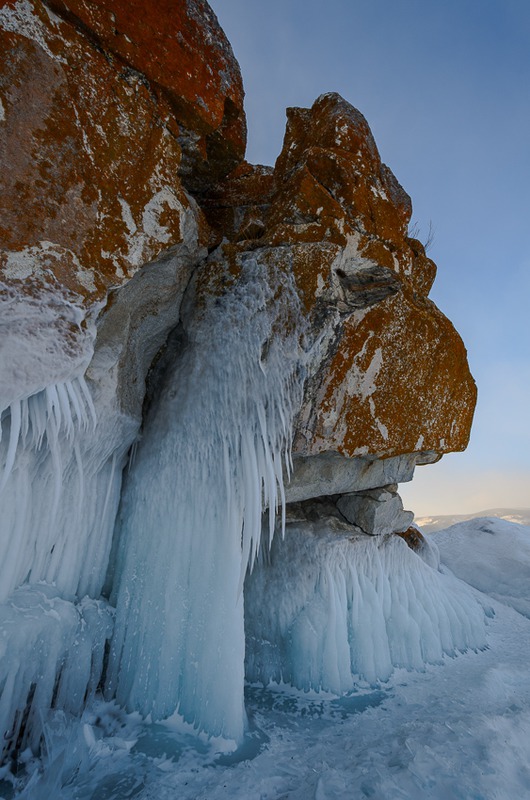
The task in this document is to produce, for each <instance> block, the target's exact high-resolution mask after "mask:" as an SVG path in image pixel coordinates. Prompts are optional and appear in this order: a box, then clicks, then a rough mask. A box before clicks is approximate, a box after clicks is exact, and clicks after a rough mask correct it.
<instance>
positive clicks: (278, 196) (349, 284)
mask: <svg viewBox="0 0 530 800" xmlns="http://www.w3.org/2000/svg"><path fill="white" fill-rule="evenodd" d="M203 207H204V210H205V213H206V216H207V218H208V220H209V221H210V224H211V227H212V231H213V234H212V240H211V241H212V243H214V242H216V241H217V242H220V240H221V236H225V237H228V239H229V241H228V242H226V241H225V242H224V243H221V244H219V247H218V250H217V252H216V253H215V254H214V255H213V256H212V257H211V261H212V263H215V265H216V269H215V270H214V271H213V272H212V271H211V270H210V272H207V273H206V274H207V276H208V277H207V280H206V287H204V286H203V291H204V290H206V291H220V290H222V287H223V286H224V285H225V284H223V283H222V281H220V279H219V274H220V272H222V270H223V269H224V271H225V273H226V276H227V280H229V281H233V280H235V279H236V276H237V274H238V270H239V269H240V266H241V264H242V263H243V261H244V260H245V259H246V258H249V257H253V258H255V259H257V260H258V261H259V262H260V263H262V264H263V266H264V269H269V270H281V271H284V272H286V273H289V274H292V275H293V278H294V281H295V283H296V286H297V290H298V293H299V296H300V299H301V303H302V308H303V310H304V312H305V315H306V317H307V320H308V327H309V330H308V334H307V337H306V341H307V347H308V350H309V352H308V361H307V370H308V377H307V381H306V391H305V399H304V403H303V407H302V410H301V413H300V415H299V418H298V423H297V427H296V433H295V442H294V453H295V456H299V457H302V458H306V457H315V456H317V455H322V454H326V453H335V454H340V455H342V456H345V457H346V458H351V457H357V456H358V457H368V458H373V457H374V456H377V457H384V458H385V459H388V458H389V457H391V456H400V455H403V454H407V453H417V454H418V460H423V461H431V460H433V459H434V458H435V457H436V456H439V455H441V454H443V453H446V452H449V451H452V450H462V449H464V448H465V446H466V444H467V441H468V437H469V431H470V426H471V420H472V416H473V410H474V406H475V401H476V387H475V384H474V381H473V378H472V377H471V375H470V372H469V368H468V364H467V357H466V351H465V348H464V345H463V344H462V341H461V339H460V337H459V336H458V334H457V332H456V331H455V329H454V327H453V326H452V324H451V323H450V322H449V320H448V319H447V318H446V317H445V316H444V315H443V314H442V313H441V312H440V311H439V310H438V308H437V307H436V306H435V305H434V303H432V301H430V300H429V299H428V298H427V294H428V292H429V290H430V288H431V285H432V282H433V280H434V276H435V271H436V267H435V265H434V263H433V262H432V261H431V260H430V259H429V258H428V257H427V256H426V254H425V250H424V248H423V246H422V245H421V243H420V242H419V241H417V240H416V239H414V238H411V237H409V236H408V223H409V221H410V217H411V212H412V205H411V202H410V198H409V197H408V195H407V194H406V192H405V191H404V190H403V189H402V188H401V186H400V185H399V183H398V181H397V180H396V178H395V177H394V175H393V174H392V173H391V171H390V170H389V169H388V167H386V166H385V165H384V164H383V163H382V162H381V159H380V156H379V153H378V151H377V147H376V145H375V142H374V139H373V137H372V134H371V132H370V129H369V127H368V124H367V122H366V120H365V119H364V117H363V116H362V114H360V113H359V111H357V110H356V109H355V108H353V107H352V106H351V105H350V104H349V103H347V102H346V101H345V100H343V99H342V98H341V97H340V96H339V95H337V94H325V95H322V96H321V97H319V98H318V100H317V101H316V102H315V103H314V105H313V107H312V108H311V109H300V108H294V109H288V112H287V130H286V135H285V140H284V145H283V150H282V152H281V154H280V156H279V158H278V160H277V162H276V166H275V169H274V171H272V170H267V169H266V168H263V167H250V166H249V165H245V164H243V165H240V166H239V167H238V168H237V169H236V170H235V171H234V172H233V173H232V174H231V175H229V176H228V178H227V179H226V180H225V181H224V182H223V183H222V184H221V185H218V186H216V187H214V188H213V190H212V192H211V194H210V196H209V197H208V198H207V199H206V200H205V202H204V204H203ZM214 284H215V286H214ZM388 477H389V478H390V480H389V481H388V482H392V481H393V480H395V479H398V480H399V477H398V476H396V475H389V476H388ZM295 478H296V473H295ZM330 488H332V489H333V488H334V487H333V486H332V487H329V486H328V487H327V493H329V489H330ZM352 488H354V487H352ZM361 488H362V487H361ZM323 493H326V491H323Z"/></svg>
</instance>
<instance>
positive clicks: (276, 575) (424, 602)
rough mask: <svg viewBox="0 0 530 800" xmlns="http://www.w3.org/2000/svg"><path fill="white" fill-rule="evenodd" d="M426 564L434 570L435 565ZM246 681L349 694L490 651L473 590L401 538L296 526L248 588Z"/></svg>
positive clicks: (335, 522) (320, 524)
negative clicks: (396, 673)
mask: <svg viewBox="0 0 530 800" xmlns="http://www.w3.org/2000/svg"><path fill="white" fill-rule="evenodd" d="M427 560H428V561H429V563H427ZM245 626H246V646H247V649H246V677H247V680H249V681H251V682H253V681H259V682H262V683H263V684H268V683H269V682H270V681H274V682H277V683H281V682H284V683H289V684H292V685H293V686H296V687H297V688H299V689H305V690H308V689H314V690H317V691H318V690H319V689H323V690H326V691H330V692H334V693H337V694H341V693H343V692H347V691H349V690H351V689H353V688H354V686H355V685H356V683H357V682H358V681H359V679H361V680H364V681H368V682H369V683H374V682H376V681H379V680H383V681H384V680H387V679H388V678H389V677H390V675H391V673H392V671H393V669H394V667H406V668H409V669H421V668H422V667H423V666H424V665H425V663H439V662H441V661H442V659H443V656H444V655H454V654H455V653H456V652H457V651H465V650H467V649H469V648H473V649H478V648H482V647H484V646H485V643H486V638H485V614H484V610H483V608H482V607H481V606H480V604H479V603H478V602H477V600H476V599H475V597H474V595H473V594H472V592H471V591H470V590H469V589H468V587H466V586H465V584H463V583H460V582H459V581H457V580H455V579H454V578H452V576H449V575H444V574H442V573H441V572H439V571H438V569H437V568H436V555H435V553H430V557H428V558H427V559H423V558H421V557H420V556H419V555H418V554H416V553H415V552H413V551H412V550H411V549H410V548H409V547H408V546H407V545H406V543H405V542H404V541H403V540H402V539H400V538H399V537H398V536H393V535H389V536H377V537H374V536H368V535H365V534H363V533H362V532H360V531H359V529H358V528H355V527H354V526H351V525H347V524H345V523H343V522H341V521H340V520H339V519H338V518H336V517H329V518H328V519H320V520H317V521H315V522H310V521H307V520H304V521H295V522H292V523H288V525H287V527H286V532H285V538H284V539H282V537H281V536H280V535H277V536H276V537H275V539H274V542H273V545H272V548H271V550H270V553H269V552H266V551H262V557H261V558H260V561H259V563H258V564H257V565H256V566H255V568H254V571H253V573H252V574H251V575H249V576H248V577H247V581H246V584H245Z"/></svg>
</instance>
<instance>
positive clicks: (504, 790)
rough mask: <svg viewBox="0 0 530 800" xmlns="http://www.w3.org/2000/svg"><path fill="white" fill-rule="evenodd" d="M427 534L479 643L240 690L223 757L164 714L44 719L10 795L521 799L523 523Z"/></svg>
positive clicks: (529, 630)
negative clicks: (405, 661)
mask: <svg viewBox="0 0 530 800" xmlns="http://www.w3.org/2000/svg"><path fill="white" fill-rule="evenodd" d="M432 539H433V540H434V541H435V542H436V544H437V545H438V546H439V548H440V553H441V556H442V562H443V563H445V565H447V564H448V563H449V562H450V563H451V564H452V566H453V567H454V569H455V571H457V572H458V573H459V574H460V576H461V577H464V578H465V579H466V580H467V581H469V582H470V583H471V584H473V583H475V584H477V585H479V583H480V588H481V589H483V590H484V592H486V595H480V598H481V601H482V603H483V604H485V605H489V606H491V607H492V609H493V611H494V616H493V617H492V618H491V619H490V620H489V623H488V648H487V649H486V650H485V651H479V652H472V651H468V652H467V653H465V654H463V655H459V656H458V657H456V658H445V659H444V663H443V664H441V665H436V666H428V667H426V668H425V670H424V671H423V672H407V671H405V670H399V671H397V672H395V673H394V675H393V676H392V678H391V679H390V680H389V681H388V682H386V683H376V684H373V685H368V684H366V685H363V686H361V685H360V686H358V687H357V689H356V691H354V692H351V693H349V695H348V696H346V697H343V698H341V699H338V698H335V697H333V696H332V695H328V694H324V693H320V694H317V693H315V692H308V693H304V692H298V691H295V690H293V689H287V688H286V687H277V688H276V689H272V688H267V689H263V688H260V687H256V686H255V687H251V688H249V689H248V690H247V710H248V712H249V716H250V723H251V725H250V732H249V734H247V737H246V740H245V743H244V745H243V747H242V748H241V750H240V751H239V752H238V753H235V754H228V753H224V754H220V753H219V752H217V750H218V747H217V746H216V743H215V742H212V741H210V742H208V741H206V740H205V739H198V738H196V737H193V736H192V735H191V733H192V731H191V730H190V728H189V727H188V728H186V726H184V725H183V724H182V723H179V722H178V721H176V720H175V721H174V722H173V727H172V726H171V724H165V725H162V724H158V725H147V724H144V723H141V722H140V721H139V719H138V718H137V717H135V716H133V715H130V716H126V715H124V714H123V712H120V711H119V710H118V709H117V708H116V707H115V706H112V705H111V704H106V705H105V704H100V705H99V706H96V707H93V708H92V709H91V710H89V711H88V712H86V714H85V716H84V719H83V721H82V723H81V724H79V723H73V724H70V725H69V723H68V721H67V720H66V719H64V718H62V717H61V718H56V719H55V720H54V721H53V724H52V725H51V726H50V728H49V732H48V744H49V751H50V761H51V762H52V763H48V765H47V770H46V777H45V778H44V779H40V777H39V774H38V773H37V772H36V773H35V775H34V779H33V781H32V786H31V787H30V788H29V789H28V790H27V792H26V793H24V794H20V795H19V796H21V797H26V798H31V800H40V798H44V797H46V798H49V797H54V799H56V800H62V799H63V798H76V799H77V800H80V799H81V798H87V800H88V798H91V799H92V798H93V799H94V800H95V799H96V798H97V799H98V800H100V799H101V798H106V800H122V798H126V797H133V796H134V797H135V798H139V799H140V800H150V799H151V798H152V799H153V800H154V798H157V800H175V798H178V799H179V800H199V799H202V798H208V800H221V799H222V800H228V798H230V800H280V798H282V800H287V798H289V800H308V799H309V798H315V800H342V799H343V798H348V800H349V799H351V798H354V799H356V798H364V797H371V798H376V799H379V800H387V799H388V800H398V799H399V800H401V799H402V800H424V798H436V799H437V800H438V799H439V800H452V799H453V798H454V799H455V800H456V798H458V799H459V800H472V799H473V800H512V799H513V798H518V799H522V798H527V797H530V768H529V766H528V765H529V763H530V681H529V666H528V665H529V664H530V620H529V619H528V617H527V616H524V615H522V614H521V613H518V611H516V610H515V608H514V606H516V607H519V608H520V609H521V610H524V611H525V610H526V608H527V604H528V602H529V600H530V581H529V580H528V577H529V576H530V544H529V543H530V530H529V529H528V528H526V527H523V526H518V525H514V524H509V523H506V522H503V521H499V520H496V519H487V520H484V519H478V520H473V521H472V522H466V523H463V524H460V525H456V526H453V527H452V528H451V529H449V530H448V531H445V532H441V533H438V534H436V535H435V536H433V537H432ZM445 568H447V566H446V567H445ZM514 570H515V571H514ZM50 767H54V768H50ZM69 779H70V780H69ZM60 784H62V789H61V788H60ZM2 788H3V787H2ZM0 794H1V790H0ZM4 794H5V796H6V797H7V796H8V794H7V791H6V792H5V793H4Z"/></svg>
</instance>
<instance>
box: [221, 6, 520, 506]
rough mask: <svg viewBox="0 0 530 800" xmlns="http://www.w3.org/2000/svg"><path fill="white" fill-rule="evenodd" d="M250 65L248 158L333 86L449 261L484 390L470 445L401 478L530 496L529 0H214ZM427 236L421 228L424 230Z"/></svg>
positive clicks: (474, 500)
mask: <svg viewBox="0 0 530 800" xmlns="http://www.w3.org/2000/svg"><path fill="white" fill-rule="evenodd" d="M210 4H211V6H212V7H213V9H214V11H215V13H216V14H217V16H218V17H219V20H220V22H221V25H222V26H223V28H224V30H225V32H226V33H227V35H228V38H229V39H230V41H231V43H232V46H233V48H234V52H235V54H236V57H237V58H238V60H239V63H240V65H241V69H242V72H243V80H244V84H245V90H246V111H247V119H248V127H249V144H248V153H247V158H248V160H249V161H251V162H253V163H265V164H273V163H274V161H275V159H276V156H277V155H278V153H279V151H280V149H281V143H282V138H283V132H284V128H285V108H286V106H289V105H298V106H309V105H311V103H312V102H313V101H314V99H315V98H316V97H317V96H318V95H319V94H321V93H322V92H327V91H337V92H339V93H340V94H342V95H343V96H344V97H345V98H346V99H347V100H348V101H349V102H351V103H353V105H355V106H356V107H357V108H359V109H360V111H362V113H363V114H364V115H365V117H366V118H367V120H368V122H369V124H370V126H371V128H372V131H373V133H374V135H375V138H376V141H377V144H378V146H379V150H380V152H381V155H382V158H383V160H384V161H385V162H386V163H387V164H388V165H389V166H390V168H391V169H392V171H393V172H394V174H395V175H396V176H397V178H398V180H399V181H400V182H401V183H402V185H403V186H404V188H405V189H406V190H407V192H408V193H409V194H410V195H411V197H412V201H413V206H414V215H413V219H414V220H416V221H417V222H418V225H419V226H420V229H421V231H422V232H423V235H424V236H426V235H427V231H428V228H429V222H430V221H432V224H433V227H434V231H435V240H434V244H433V246H432V248H431V251H430V253H429V254H430V255H431V257H432V258H433V259H434V260H435V261H436V263H437V264H438V277H437V279H436V282H435V285H434V288H433V291H432V292H431V297H432V298H433V300H434V301H435V302H436V303H437V304H438V306H439V307H440V308H441V309H442V311H444V313H446V314H447V316H448V317H449V318H450V319H451V320H452V322H453V323H454V324H455V326H456V328H457V329H458V331H459V332H460V333H461V335H462V337H463V339H464V342H465V344H466V346H467V348H468V353H469V360H470V364H471V369H472V372H473V374H474V376H475V379H476V381H477V384H478V387H479V403H478V406H477V412H476V416H475V424H474V428H473V432H472V436H471V443H470V446H469V448H468V450H467V451H466V452H465V453H464V454H456V455H450V456H446V457H444V458H443V459H442V461H441V462H440V463H439V464H437V465H434V466H429V467H423V468H419V469H418V470H417V472H416V476H415V478H414V482H413V484H410V485H408V486H406V485H403V486H402V494H403V497H404V500H405V503H406V505H407V506H408V507H409V508H411V509H413V510H414V511H416V512H417V513H418V514H420V515H424V514H428V513H431V514H440V513H466V512H474V511H479V510H482V509H486V508H493V507H498V506H512V507H513V506H520V507H530V421H529V420H530V311H529V304H530V246H529V241H528V239H529V227H530V225H529V223H530V3H529V2H527V0H459V2H456V1H455V0H443V1H442V0H438V1H437V2H434V1H433V0H327V2H317V0H268V2H267V3H264V2H263V0H210ZM420 238H421V236H420Z"/></svg>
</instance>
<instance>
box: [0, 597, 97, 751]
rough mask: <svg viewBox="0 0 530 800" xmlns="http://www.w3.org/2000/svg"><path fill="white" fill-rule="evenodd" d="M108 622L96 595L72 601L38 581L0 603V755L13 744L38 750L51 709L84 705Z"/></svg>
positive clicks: (93, 685)
mask: <svg viewBox="0 0 530 800" xmlns="http://www.w3.org/2000/svg"><path fill="white" fill-rule="evenodd" d="M112 622H113V617H112V612H111V610H110V609H109V608H108V606H107V605H106V604H105V603H104V602H103V601H97V600H90V599H89V598H85V599H84V600H82V601H81V602H80V603H77V604H74V603H71V602H69V601H67V600H64V599H62V598H61V597H60V596H59V592H58V591H57V589H56V588H55V587H53V586H50V585H48V584H44V583H41V584H37V585H33V586H29V585H28V586H23V587H21V588H19V589H17V590H16V591H15V592H13V594H12V595H11V597H10V598H9V600H8V601H7V602H6V603H4V604H2V605H0V731H2V737H1V739H0V758H1V757H2V756H3V755H4V753H8V752H9V751H11V750H12V749H13V746H15V747H16V749H18V750H22V751H24V750H25V748H26V747H29V748H31V750H33V752H35V753H36V752H38V749H39V744H40V737H41V735H42V728H43V723H44V721H45V719H46V716H47V714H48V712H49V710H50V708H52V707H56V708H61V709H63V710H64V711H65V712H68V713H71V714H80V713H81V712H82V711H83V709H84V707H85V703H86V701H87V699H90V698H91V697H92V696H93V695H94V693H95V691H96V689H97V686H98V682H99V679H100V677H101V670H102V664H103V655H104V648H105V642H106V640H107V639H109V638H110V635H111V633H112Z"/></svg>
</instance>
